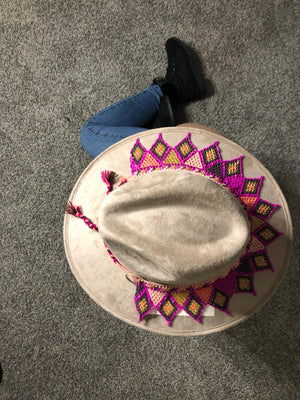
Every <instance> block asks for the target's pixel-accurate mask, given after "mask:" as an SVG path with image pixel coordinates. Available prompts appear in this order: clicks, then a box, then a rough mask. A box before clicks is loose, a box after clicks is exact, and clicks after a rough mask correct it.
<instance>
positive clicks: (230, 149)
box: [64, 127, 292, 336]
mask: <svg viewBox="0 0 300 400" xmlns="http://www.w3.org/2000/svg"><path fill="white" fill-rule="evenodd" d="M189 131H190V132H191V139H192V141H193V143H194V144H195V145H196V146H197V147H198V148H199V149H200V148H203V147H206V146H208V145H210V144H211V143H214V142H215V141H216V140H219V147H220V149H221V153H222V157H223V159H233V158H237V157H239V156H240V155H241V154H243V155H244V158H243V168H244V173H245V175H246V176H247V177H250V178H251V177H253V178H254V177H259V176H261V175H264V177H265V178H264V182H263V186H262V190H261V196H262V197H263V198H264V199H265V200H268V201H270V202H273V203H276V204H280V208H279V209H278V210H277V211H276V212H275V213H274V214H273V215H272V216H271V218H270V223H271V224H272V225H273V226H274V227H275V228H276V229H277V230H278V231H281V232H283V233H284V235H283V236H281V237H280V238H278V239H277V240H276V241H275V242H274V243H272V244H271V245H270V246H269V247H268V254H269V257H270V259H271V261H272V263H273V266H274V269H275V271H274V272H270V271H263V272H259V273H258V274H256V275H255V287H256V292H257V295H256V296H253V295H252V294H236V295H234V296H233V298H232V300H231V302H230V305H229V311H230V313H231V315H230V316H229V315H226V314H224V313H223V312H221V311H219V310H215V315H214V316H213V317H209V316H207V317H203V318H202V324H199V323H198V322H196V321H195V320H193V319H192V318H190V317H177V318H174V320H173V322H172V326H170V327H168V326H167V324H166V321H165V320H164V318H163V317H161V316H149V318H145V319H144V320H142V321H141V323H139V322H138V315H137V311H136V308H135V304H134V301H133V298H134V294H135V285H134V284H133V283H130V282H129V281H128V280H127V279H126V273H125V271H124V270H122V269H121V268H120V267H118V266H117V265H115V264H114V263H113V261H112V260H111V258H110V257H109V255H108V254H107V251H106V249H105V247H104V246H103V244H102V243H101V241H100V240H99V233H98V232H95V231H91V230H90V229H88V228H87V226H86V225H85V224H84V223H83V222H82V221H81V220H79V219H78V218H74V217H72V216H69V215H66V216H65V224H64V243H65V249H66V254H67V258H68V261H69V264H70V267H71V269H72V272H73V274H74V275H75V277H76V279H77V280H78V282H79V283H80V285H81V286H82V287H83V289H84V290H85V291H86V292H87V293H88V294H89V295H90V296H91V297H92V298H93V299H94V300H95V301H96V303H97V304H99V305H101V306H102V307H103V308H104V309H105V310H107V311H109V312H110V313H111V314H113V315H115V316H116V317H118V318H120V319H122V320H123V321H125V322H128V323H130V324H132V325H135V326H137V327H140V328H143V329H146V330H149V331H152V332H157V333H163V334H167V335H180V336H191V335H203V334H208V333H213V332H216V331H220V330H224V329H227V328H229V327H230V326H232V325H235V324H237V323H239V322H241V321H243V320H244V319H246V318H247V317H249V316H250V315H251V314H253V313H254V312H255V311H257V310H258V309H259V308H260V307H261V306H262V305H263V304H264V303H265V302H266V301H267V300H268V299H269V298H270V296H271V295H272V294H273V293H274V291H275V289H276V288H277V286H278V285H279V283H280V281H281V279H282V278H283V275H284V273H285V270H286V268H287V266H288V263H289V258H290V253H291V243H292V227H291V220H290V214H289V210H288V206H287V204H286V200H285V198H284V196H283V194H282V192H281V190H280V188H279V186H278V185H277V183H276V181H275V180H274V178H273V177H272V175H271V174H270V172H269V171H268V170H267V169H266V168H264V167H263V165H262V164H261V163H260V162H259V161H258V160H257V159H256V158H255V157H253V156H252V155H251V154H249V153H248V152H247V151H246V150H244V149H243V148H241V147H240V146H238V145H236V144H235V143H233V142H231V141H230V140H228V139H226V138H222V137H221V136H220V135H218V134H215V133H212V132H210V131H208V130H206V129H205V128H203V129H196V128H190V129H189ZM159 132H162V135H163V138H164V139H165V140H166V141H167V142H168V143H169V144H170V145H171V146H174V145H176V144H177V143H179V142H180V140H182V138H183V137H185V136H186V134H187V128H185V127H177V128H163V129H156V130H152V131H148V132H144V133H141V134H137V135H134V136H132V137H130V138H128V139H125V140H123V141H121V142H119V143H117V144H116V145H114V146H112V147H111V148H110V149H108V150H106V151H105V152H104V153H102V154H101V155H100V156H99V157H97V158H96V159H95V160H94V161H93V162H92V163H91V164H90V165H89V166H88V167H87V168H86V169H85V171H84V172H83V173H82V175H81V176H80V178H79V179H78V181H77V183H76V185H75V187H74V189H73V191H72V193H71V196H70V199H69V200H71V201H72V202H74V203H75V204H78V205H81V206H82V208H83V212H84V214H85V215H87V216H89V217H90V218H91V219H92V220H94V221H96V220H97V217H98V215H99V209H100V206H101V203H102V202H103V201H105V199H106V198H107V195H106V190H107V189H106V185H105V184H104V183H103V182H102V181H101V178H100V171H103V170H105V169H109V170H113V171H116V172H118V173H119V174H120V175H123V176H128V175H129V174H130V164H129V154H130V149H131V148H132V147H133V145H134V143H135V140H136V138H137V137H139V138H140V140H141V142H142V144H143V145H144V146H145V147H147V148H150V146H151V145H152V144H153V142H154V141H155V139H156V138H157V136H158V134H159Z"/></svg>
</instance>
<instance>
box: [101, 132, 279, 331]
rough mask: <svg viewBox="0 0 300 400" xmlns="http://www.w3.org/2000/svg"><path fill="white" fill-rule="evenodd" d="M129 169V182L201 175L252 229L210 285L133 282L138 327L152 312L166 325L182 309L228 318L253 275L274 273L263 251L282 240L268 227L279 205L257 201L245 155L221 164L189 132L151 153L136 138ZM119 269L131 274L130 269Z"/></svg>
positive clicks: (257, 181) (256, 181) (215, 151)
mask: <svg viewBox="0 0 300 400" xmlns="http://www.w3.org/2000/svg"><path fill="white" fill-rule="evenodd" d="M130 165H131V172H132V177H133V178H134V177H136V176H139V175H141V174H144V173H149V172H153V171H156V170H161V169H166V168H170V169H172V170H174V169H175V170H176V169H186V170H189V171H194V172H196V173H202V174H203V175H205V176H207V177H208V178H209V179H213V180H214V181H215V182H216V183H218V184H220V185H222V186H225V187H227V188H228V189H229V190H230V191H231V193H232V194H233V195H234V196H235V197H236V198H237V200H238V201H239V202H240V203H241V205H242V206H243V207H244V209H245V211H246V214H247V216H248V218H249V222H250V226H251V238H250V240H249V243H248V245H247V249H246V252H245V254H244V255H243V256H242V257H241V258H240V260H239V262H238V263H237V264H235V265H234V266H232V268H231V270H230V271H229V272H228V273H227V274H226V275H225V276H222V277H219V278H217V279H216V280H214V281H213V282H209V283H207V282H206V283H202V284H201V283H197V284H196V285H192V286H188V287H187V286H185V287H179V286H178V287H176V286H172V287H170V286H166V285H161V284H158V283H153V282H147V281H145V280H143V279H142V278H141V277H134V278H135V280H136V294H135V299H134V300H135V305H136V309H137V312H138V314H139V322H140V321H141V320H142V319H143V318H145V317H146V315H148V314H149V313H150V312H151V311H153V310H154V309H156V310H157V311H158V312H159V313H160V314H161V315H162V316H163V317H164V318H165V320H166V321H167V323H168V325H170V324H171V321H172V320H173V318H174V317H175V316H176V315H177V314H178V312H179V311H180V310H184V311H185V312H186V313H187V314H188V315H190V316H191V317H192V318H193V319H195V320H196V321H197V322H201V316H202V314H203V312H204V310H205V308H206V307H207V306H208V305H210V306H213V307H215V308H217V309H219V310H221V311H223V312H225V313H226V314H228V315H230V312H229V311H228V307H229V304H230V300H231V298H232V296H233V295H234V294H235V293H252V294H253V295H256V292H255V287H254V274H255V273H257V272H259V271H265V270H269V271H274V269H273V265H272V263H271V261H270V259H269V257H268V252H267V247H268V246H269V245H270V244H271V243H272V242H273V241H274V240H276V239H277V238H278V237H279V236H280V235H282V233H280V232H278V231H277V230H276V229H274V228H273V227H272V226H271V225H270V224H269V223H268V222H267V220H268V218H269V217H270V216H271V214H272V213H273V212H275V210H276V208H277V207H278V206H279V205H278V204H273V203H270V202H268V201H266V200H263V199H262V198H261V197H260V196H259V193H260V190H261V186H262V182H263V176H260V177H259V178H247V177H245V176H244V175H243V156H242V155H241V156H240V157H238V158H235V159H232V160H223V159H222V156H221V151H220V149H219V146H218V142H214V143H213V144H211V145H210V146H208V147H205V148H203V149H201V150H198V149H197V148H196V146H195V145H194V144H193V143H192V141H191V137H190V133H189V134H188V135H187V136H186V137H185V138H184V139H183V140H182V141H181V142H180V143H178V144H177V145H176V146H170V145H168V143H166V142H165V141H164V140H163V138H162V135H161V134H160V135H159V136H158V138H157V139H156V141H155V142H154V144H153V145H152V146H151V147H150V149H149V150H147V149H146V148H145V147H144V146H143V145H142V144H141V142H140V140H139V139H137V140H136V142H135V144H134V146H133V148H132V150H131V157H130ZM106 183H107V182H106ZM124 183H126V180H122V182H121V184H124ZM108 193H109V191H108ZM107 250H108V252H109V254H110V256H111V257H112V259H113V260H114V262H115V263H117V264H119V265H120V266H121V267H123V266H122V265H121V264H120V263H119V262H118V260H117V259H116V257H114V255H113V254H112V252H111V251H110V250H109V249H107ZM123 268H124V269H125V270H127V271H129V270H128V268H126V267H123Z"/></svg>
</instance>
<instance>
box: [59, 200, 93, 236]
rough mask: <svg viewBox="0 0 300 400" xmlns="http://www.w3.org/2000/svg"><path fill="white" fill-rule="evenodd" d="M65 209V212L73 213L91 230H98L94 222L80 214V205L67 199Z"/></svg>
mask: <svg viewBox="0 0 300 400" xmlns="http://www.w3.org/2000/svg"><path fill="white" fill-rule="evenodd" d="M65 211H66V213H67V214H70V215H74V216H75V217H77V218H80V219H82V220H83V222H84V223H85V224H86V225H87V226H88V227H89V228H90V229H92V230H93V231H98V226H97V225H96V224H94V223H93V222H92V221H91V220H90V219H89V218H88V217H86V216H85V215H83V214H82V212H81V208H80V207H77V206H75V205H74V204H72V203H71V202H70V201H69V203H68V204H67V206H66V210H65Z"/></svg>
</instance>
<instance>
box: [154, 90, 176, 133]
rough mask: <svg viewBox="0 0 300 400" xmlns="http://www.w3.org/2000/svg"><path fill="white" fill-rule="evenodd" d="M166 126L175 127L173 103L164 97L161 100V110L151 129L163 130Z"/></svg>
mask: <svg viewBox="0 0 300 400" xmlns="http://www.w3.org/2000/svg"><path fill="white" fill-rule="evenodd" d="M164 126H175V120H174V115H173V111H172V107H171V102H170V99H169V97H168V96H164V97H163V98H162V99H161V101H160V106H159V110H158V113H157V114H156V117H155V120H154V121H153V122H152V124H151V129H155V128H162V127H164Z"/></svg>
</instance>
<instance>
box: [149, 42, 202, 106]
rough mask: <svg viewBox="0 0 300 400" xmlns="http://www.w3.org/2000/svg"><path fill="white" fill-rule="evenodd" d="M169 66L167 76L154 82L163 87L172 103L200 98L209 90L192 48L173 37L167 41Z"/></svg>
mask: <svg viewBox="0 0 300 400" xmlns="http://www.w3.org/2000/svg"><path fill="white" fill-rule="evenodd" d="M166 51H167V56H168V68H167V73H166V76H165V78H155V79H154V80H153V83H154V84H158V85H159V86H160V87H161V90H162V92H163V93H164V94H165V95H168V96H169V97H170V99H171V102H172V104H182V103H186V102H188V101H193V100H199V99H200V98H201V97H203V96H204V95H205V93H206V92H207V87H206V81H205V79H204V76H203V72H202V71H201V69H200V68H199V67H198V66H196V64H195V62H194V61H193V59H192V56H191V49H190V48H189V47H188V46H187V45H185V44H184V43H183V42H182V41H181V40H179V39H177V38H175V37H173V38H170V39H168V40H167V41H166Z"/></svg>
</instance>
